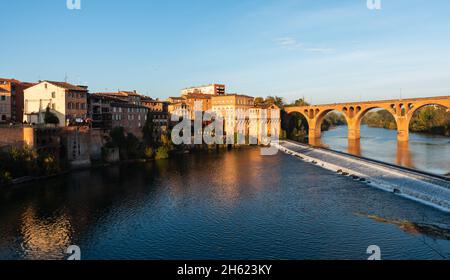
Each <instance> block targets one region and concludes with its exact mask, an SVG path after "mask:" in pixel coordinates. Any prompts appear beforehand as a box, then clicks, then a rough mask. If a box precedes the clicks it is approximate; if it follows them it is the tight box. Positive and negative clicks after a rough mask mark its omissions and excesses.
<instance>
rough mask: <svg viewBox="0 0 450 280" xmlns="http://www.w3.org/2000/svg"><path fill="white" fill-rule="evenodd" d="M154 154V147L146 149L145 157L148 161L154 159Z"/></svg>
mask: <svg viewBox="0 0 450 280" xmlns="http://www.w3.org/2000/svg"><path fill="white" fill-rule="evenodd" d="M153 154H154V151H153V148H152V147H147V148H145V150H144V156H145V158H146V159H152V158H153Z"/></svg>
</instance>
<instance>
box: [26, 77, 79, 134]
mask: <svg viewBox="0 0 450 280" xmlns="http://www.w3.org/2000/svg"><path fill="white" fill-rule="evenodd" d="M87 95H88V90H87V87H84V86H75V85H72V84H69V83H65V82H54V81H41V82H39V83H38V84H36V85H35V86H32V87H30V88H28V89H26V90H24V121H26V122H27V123H29V124H43V123H44V116H45V112H46V110H47V108H48V109H49V110H50V111H51V112H52V113H54V114H55V115H56V116H57V117H58V119H59V126H67V125H69V124H70V123H77V122H78V123H79V122H83V121H84V120H85V119H86V117H87V110H88V108H87Z"/></svg>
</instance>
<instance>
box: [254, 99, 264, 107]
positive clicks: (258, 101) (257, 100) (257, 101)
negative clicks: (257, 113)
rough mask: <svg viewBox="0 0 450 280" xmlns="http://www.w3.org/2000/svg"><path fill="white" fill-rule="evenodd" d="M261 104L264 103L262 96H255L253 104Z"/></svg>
mask: <svg viewBox="0 0 450 280" xmlns="http://www.w3.org/2000/svg"><path fill="white" fill-rule="evenodd" d="M262 104H264V98H262V97H256V98H255V105H256V106H258V105H262Z"/></svg>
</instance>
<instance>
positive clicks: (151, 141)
mask: <svg viewBox="0 0 450 280" xmlns="http://www.w3.org/2000/svg"><path fill="white" fill-rule="evenodd" d="M154 129H155V126H154V122H153V114H152V113H151V112H149V113H148V114H147V120H146V121H145V124H144V127H143V128H142V134H143V140H144V144H145V145H146V146H147V147H154V145H155V137H154V135H153V132H154Z"/></svg>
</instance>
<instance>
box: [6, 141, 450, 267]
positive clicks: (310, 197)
mask: <svg viewBox="0 0 450 280" xmlns="http://www.w3.org/2000/svg"><path fill="white" fill-rule="evenodd" d="M69 245H78V246H79V247H80V248H81V258H82V259H175V260H178V259H357V260H364V259H367V258H368V255H367V253H366V250H367V248H368V246H370V245H377V246H379V247H380V248H381V254H382V258H383V259H442V258H450V216H449V214H448V213H444V212H441V211H439V210H435V209H434V208H431V207H428V206H425V205H421V204H419V203H416V202H414V201H410V200H407V199H404V198H401V197H398V196H395V195H393V194H391V193H387V192H383V191H380V190H378V189H374V188H371V187H368V186H366V185H364V184H361V183H359V182H356V181H353V180H351V179H350V178H348V177H343V176H339V175H338V174H335V173H333V172H329V171H327V170H324V169H321V168H319V167H317V166H315V165H311V164H308V163H305V162H303V161H301V160H299V159H297V158H295V157H292V156H289V155H285V154H282V153H278V154H277V155H275V156H260V152H259V149H258V148H244V149H241V150H233V151H228V152H220V153H210V154H193V155H184V156H180V157H177V158H172V159H170V160H166V161H158V162H152V163H136V164H123V165H120V166H113V167H105V168H97V169H92V170H87V171H81V172H76V173H71V174H69V175H67V176H63V177H58V178H54V179H51V180H48V181H43V182H38V183H33V184H30V185H22V186H16V187H12V188H4V189H2V190H0V259H64V258H67V255H66V254H65V250H66V248H67V247H68V246H69Z"/></svg>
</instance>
